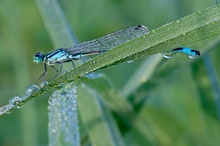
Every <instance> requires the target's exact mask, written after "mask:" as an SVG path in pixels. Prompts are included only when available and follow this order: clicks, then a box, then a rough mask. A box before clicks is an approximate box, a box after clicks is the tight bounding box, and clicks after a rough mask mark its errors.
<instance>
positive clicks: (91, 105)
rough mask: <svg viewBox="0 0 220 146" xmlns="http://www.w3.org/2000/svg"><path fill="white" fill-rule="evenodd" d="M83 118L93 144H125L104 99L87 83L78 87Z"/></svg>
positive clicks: (100, 145)
mask: <svg viewBox="0 0 220 146" xmlns="http://www.w3.org/2000/svg"><path fill="white" fill-rule="evenodd" d="M78 96H79V97H80V98H78V105H79V112H80V116H81V119H82V121H83V124H84V127H85V129H86V131H87V133H88V136H89V139H90V142H91V144H92V145H97V146H103V145H108V146H111V145H115V146H118V145H124V144H123V139H122V137H121V135H120V132H119V131H118V128H117V126H116V123H115V121H114V119H113V117H112V115H111V113H110V111H109V109H108V108H107V107H106V106H105V105H104V104H103V101H102V99H101V98H100V97H99V95H98V94H97V93H96V92H95V90H92V89H90V88H89V87H88V86H86V85H85V84H83V83H82V84H81V86H79V87H78Z"/></svg>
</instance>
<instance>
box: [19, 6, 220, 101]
mask: <svg viewBox="0 0 220 146" xmlns="http://www.w3.org/2000/svg"><path fill="white" fill-rule="evenodd" d="M219 34H220V7H218V6H213V7H209V8H207V9H205V10H203V11H201V12H197V13H194V14H192V15H189V16H186V17H184V18H182V19H180V20H177V21H175V22H172V23H170V24H167V25H165V26H162V27H160V28H158V29H156V30H153V31H152V32H150V33H148V34H147V35H144V36H142V37H139V38H137V39H135V40H132V41H130V42H128V43H125V44H123V45H121V46H119V47H117V48H115V49H112V50H110V51H108V52H106V53H104V54H102V55H99V56H97V57H95V58H94V59H92V60H90V61H88V62H86V63H84V64H83V65H81V66H79V67H77V68H75V69H74V70H72V71H70V72H68V73H66V74H65V75H63V76H61V77H59V78H57V79H56V80H54V81H52V82H51V83H50V84H48V86H45V87H44V88H41V89H40V90H39V91H37V92H36V93H35V94H33V95H31V96H30V97H28V98H26V99H25V100H24V101H23V102H26V101H28V100H29V99H31V98H33V97H35V96H38V95H40V94H42V93H45V92H47V91H49V90H52V89H54V88H56V87H57V86H59V85H60V84H62V83H66V82H70V81H72V80H74V79H76V78H78V77H81V76H83V75H85V74H87V73H89V72H93V71H96V70H99V69H102V68H106V67H109V66H112V65H116V64H121V63H124V62H127V61H129V60H136V59H140V58H143V57H145V56H149V55H152V54H156V53H161V52H164V51H168V50H170V48H175V47H178V46H182V45H186V44H189V43H192V42H196V41H200V40H203V39H206V38H210V37H212V36H215V35H219Z"/></svg>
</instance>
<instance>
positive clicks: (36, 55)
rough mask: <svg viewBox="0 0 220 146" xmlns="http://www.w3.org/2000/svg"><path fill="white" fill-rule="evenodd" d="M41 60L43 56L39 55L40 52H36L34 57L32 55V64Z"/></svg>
mask: <svg viewBox="0 0 220 146" xmlns="http://www.w3.org/2000/svg"><path fill="white" fill-rule="evenodd" d="M43 58H44V54H43V53H41V52H37V53H36V54H35V55H34V60H33V62H35V63H40V62H42V61H43Z"/></svg>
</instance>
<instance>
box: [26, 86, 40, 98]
mask: <svg viewBox="0 0 220 146" xmlns="http://www.w3.org/2000/svg"><path fill="white" fill-rule="evenodd" d="M39 89H40V88H39V87H38V86H37V85H34V84H33V85H30V86H29V87H28V88H27V89H26V93H27V94H28V95H31V94H33V93H34V92H36V91H38V90H39Z"/></svg>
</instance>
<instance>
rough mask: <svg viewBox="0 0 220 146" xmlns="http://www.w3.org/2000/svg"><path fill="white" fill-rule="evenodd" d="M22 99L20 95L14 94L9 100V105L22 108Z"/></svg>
mask: <svg viewBox="0 0 220 146" xmlns="http://www.w3.org/2000/svg"><path fill="white" fill-rule="evenodd" d="M21 101H22V99H21V98H20V97H18V96H14V97H12V98H11V99H10V100H9V105H10V106H11V107H16V108H21V107H22V105H23V104H22V103H21Z"/></svg>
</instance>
